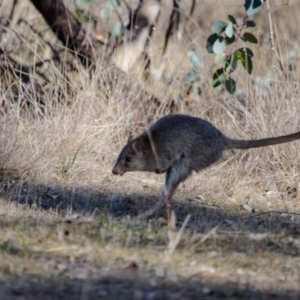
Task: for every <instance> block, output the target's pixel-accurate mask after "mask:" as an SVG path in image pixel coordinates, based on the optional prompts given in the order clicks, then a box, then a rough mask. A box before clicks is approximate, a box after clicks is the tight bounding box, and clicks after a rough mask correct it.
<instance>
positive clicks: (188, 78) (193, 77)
mask: <svg viewBox="0 0 300 300" xmlns="http://www.w3.org/2000/svg"><path fill="white" fill-rule="evenodd" d="M199 81H200V75H199V72H197V71H196V70H194V69H193V70H192V71H189V72H188V73H187V74H185V75H184V77H183V78H182V82H183V83H184V84H189V85H191V84H193V83H195V82H199Z"/></svg>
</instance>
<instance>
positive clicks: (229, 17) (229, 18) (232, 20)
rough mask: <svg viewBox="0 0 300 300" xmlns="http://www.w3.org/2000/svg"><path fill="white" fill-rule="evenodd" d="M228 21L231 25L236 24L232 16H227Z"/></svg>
mask: <svg viewBox="0 0 300 300" xmlns="http://www.w3.org/2000/svg"><path fill="white" fill-rule="evenodd" d="M228 20H229V21H230V22H231V23H232V24H236V20H235V18H234V17H233V16H232V15H228Z"/></svg>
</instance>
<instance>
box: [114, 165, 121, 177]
mask: <svg viewBox="0 0 300 300" xmlns="http://www.w3.org/2000/svg"><path fill="white" fill-rule="evenodd" d="M112 172H113V174H114V175H120V176H122V175H123V174H124V172H123V171H122V170H121V169H120V168H118V166H117V165H115V166H114V168H113V169H112Z"/></svg>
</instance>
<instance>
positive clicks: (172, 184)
mask: <svg viewBox="0 0 300 300" xmlns="http://www.w3.org/2000/svg"><path fill="white" fill-rule="evenodd" d="M190 173H191V171H190V170H189V168H188V167H187V166H185V164H184V163H183V162H182V161H179V162H178V163H177V164H175V165H173V166H172V167H170V168H168V169H167V170H166V178H165V186H164V191H163V193H162V195H161V196H160V198H159V200H158V202H157V203H156V205H155V206H154V207H152V208H151V209H148V210H147V211H146V212H144V213H142V214H140V215H138V217H137V218H138V219H142V218H147V217H149V216H151V215H153V214H154V213H155V212H156V211H157V210H159V209H160V208H162V207H163V206H164V204H165V206H166V213H167V220H168V224H169V225H170V221H171V200H172V197H173V194H174V192H175V190H176V188H177V187H178V185H179V183H180V182H182V181H184V180H185V179H186V178H187V177H188V176H189V175H190Z"/></svg>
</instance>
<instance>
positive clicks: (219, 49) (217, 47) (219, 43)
mask: <svg viewBox="0 0 300 300" xmlns="http://www.w3.org/2000/svg"><path fill="white" fill-rule="evenodd" d="M225 49H226V43H225V39H224V38H222V37H219V38H218V39H217V40H216V41H215V43H214V45H213V52H214V53H215V54H220V53H224V52H225Z"/></svg>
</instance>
